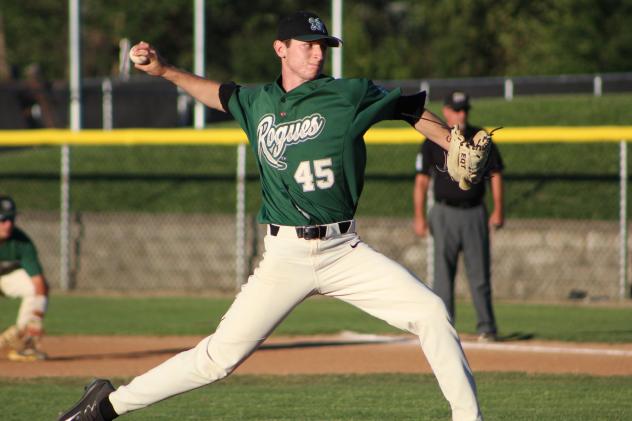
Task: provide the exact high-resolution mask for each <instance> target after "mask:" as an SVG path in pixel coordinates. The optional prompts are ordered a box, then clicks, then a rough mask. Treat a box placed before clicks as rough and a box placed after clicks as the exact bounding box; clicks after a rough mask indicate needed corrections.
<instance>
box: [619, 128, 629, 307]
mask: <svg viewBox="0 0 632 421" xmlns="http://www.w3.org/2000/svg"><path fill="white" fill-rule="evenodd" d="M627 145H628V144H627V142H626V141H625V140H621V143H620V148H619V150H620V159H619V174H620V183H619V187H620V188H619V240H620V246H619V299H620V300H623V299H625V288H626V285H627V282H626V281H627V275H628V258H627V257H628V224H627V189H628V146H627Z"/></svg>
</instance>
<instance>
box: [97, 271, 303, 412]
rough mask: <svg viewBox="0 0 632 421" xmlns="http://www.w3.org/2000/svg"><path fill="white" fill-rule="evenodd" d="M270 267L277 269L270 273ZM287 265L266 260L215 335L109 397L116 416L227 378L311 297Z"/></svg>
mask: <svg viewBox="0 0 632 421" xmlns="http://www.w3.org/2000/svg"><path fill="white" fill-rule="evenodd" d="M273 260H274V259H273ZM267 266H272V267H274V269H275V271H274V272H271V271H270V270H267V269H266V267H267ZM286 266H288V265H286ZM289 266H290V267H288V268H287V269H288V271H285V272H282V271H279V270H278V265H276V264H273V263H272V262H270V261H266V259H264V261H263V262H261V266H260V268H259V269H257V271H255V275H253V276H251V277H250V280H249V282H248V283H247V284H246V285H244V287H243V288H242V291H241V292H240V293H239V294H238V296H237V298H236V299H235V301H234V302H233V304H232V305H231V307H230V309H229V310H228V312H227V313H226V315H225V316H224V317H223V318H222V321H221V322H220V324H219V326H218V327H217V330H216V332H215V333H214V334H213V335H211V336H209V337H207V338H204V339H203V340H202V341H201V342H200V343H198V344H197V345H196V346H195V347H194V348H193V349H190V350H188V351H185V352H182V353H180V354H178V355H176V356H174V357H172V358H170V359H169V360H167V361H165V362H164V363H162V364H161V365H159V366H157V367H155V368H153V369H152V370H150V371H148V372H147V373H145V374H143V375H140V376H138V377H136V378H135V379H133V380H132V382H131V383H130V384H128V385H127V386H121V387H119V388H118V389H117V390H116V391H115V392H113V393H112V394H110V397H109V398H110V402H111V403H112V406H113V408H114V410H115V411H116V413H117V414H119V415H122V414H124V413H126V412H129V411H133V410H136V409H140V408H144V407H146V406H148V405H150V404H152V403H155V402H158V401H160V400H163V399H166V398H168V397H170V396H174V395H177V394H180V393H183V392H186V391H188V390H192V389H195V388H198V387H201V386H204V385H207V384H209V383H212V382H214V381H216V380H219V379H222V378H224V377H226V376H227V375H229V374H230V373H231V372H232V371H233V370H234V369H235V368H236V367H237V366H238V365H239V364H240V363H241V362H242V361H243V360H245V359H246V358H247V357H248V356H249V355H250V354H251V353H252V352H253V351H254V350H255V349H256V348H257V347H258V346H259V345H260V344H261V343H262V342H263V341H264V340H265V338H266V337H267V336H268V335H269V334H270V332H271V331H272V330H273V329H274V328H275V327H276V326H277V324H278V323H280V322H281V320H283V318H284V317H285V316H286V315H287V314H288V313H289V312H290V311H291V310H292V309H293V308H294V307H295V306H296V305H297V304H299V303H300V302H301V301H302V300H303V299H305V298H306V297H307V296H308V295H310V293H311V291H312V287H311V285H312V284H311V279H309V276H308V275H305V276H303V277H302V279H301V278H299V277H300V276H301V269H300V268H297V267H293V265H289Z"/></svg>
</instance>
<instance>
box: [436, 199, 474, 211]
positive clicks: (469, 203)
mask: <svg viewBox="0 0 632 421" xmlns="http://www.w3.org/2000/svg"><path fill="white" fill-rule="evenodd" d="M437 203H441V204H442V205H446V206H451V207H453V208H461V209H469V208H475V207H476V206H479V205H480V204H481V203H483V201H482V200H481V199H470V200H449V199H440V200H437Z"/></svg>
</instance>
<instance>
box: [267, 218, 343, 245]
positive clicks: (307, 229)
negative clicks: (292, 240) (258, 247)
mask: <svg viewBox="0 0 632 421" xmlns="http://www.w3.org/2000/svg"><path fill="white" fill-rule="evenodd" d="M329 225H331V224H329ZM280 228H281V227H280V226H279V225H274V224H270V235H272V236H273V237H276V236H277V234H278V233H279V229H280ZM349 228H351V221H344V222H338V229H339V230H340V234H346V233H347V232H348V231H349ZM294 229H295V230H296V236H297V237H298V238H303V239H305V240H319V239H321V238H325V237H326V236H327V225H305V226H302V227H294Z"/></svg>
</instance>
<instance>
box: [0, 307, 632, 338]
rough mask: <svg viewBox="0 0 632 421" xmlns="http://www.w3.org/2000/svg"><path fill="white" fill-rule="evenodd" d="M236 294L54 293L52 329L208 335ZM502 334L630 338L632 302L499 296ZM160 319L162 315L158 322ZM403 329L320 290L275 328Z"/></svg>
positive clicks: (461, 321) (465, 319) (6, 312)
mask: <svg viewBox="0 0 632 421" xmlns="http://www.w3.org/2000/svg"><path fill="white" fill-rule="evenodd" d="M231 302H232V297H231V298H210V297H209V298H200V297H100V296H74V295H72V296H67V295H53V296H52V298H51V301H50V307H49V312H48V314H47V316H46V331H47V333H48V334H49V335H62V334H65V335H69V334H92V335H106V334H121V335H206V334H209V333H211V332H213V331H214V330H215V327H216V326H217V324H218V323H219V320H220V318H221V316H222V315H223V314H224V312H225V311H226V310H227V309H228V307H229V306H230V303H231ZM18 304H19V302H18V300H8V299H5V300H3V301H2V306H0V326H7V325H9V324H11V323H13V320H14V319H15V316H16V314H17V308H18ZM495 311H496V317H497V319H498V324H499V328H500V333H501V335H507V336H509V335H511V336H519V337H532V338H534V339H550V340H561V341H578V342H609V343H624V342H632V328H631V327H630V307H629V306H612V307H605V306H594V305H587V304H577V305H571V304H568V305H566V304H559V305H553V304H526V303H524V304H523V303H520V304H518V303H503V302H499V303H496V304H495ZM456 315H457V323H456V326H457V330H458V331H459V332H460V333H475V331H476V330H475V324H476V323H475V315H474V310H473V306H472V304H471V303H469V302H459V303H457V311H456ZM157 321H159V323H157ZM342 330H352V331H357V332H363V333H399V332H400V331H399V330H397V329H395V328H393V327H391V326H389V325H387V324H386V323H384V322H383V321H381V320H378V319H375V318H373V317H371V316H368V315H366V314H365V313H363V312H361V311H360V310H357V309H356V308H354V307H352V306H350V305H348V304H346V303H343V302H341V301H338V300H334V299H329V298H322V297H314V298H311V299H308V300H307V301H305V302H304V303H302V304H301V305H299V306H298V307H297V308H296V309H295V310H294V311H293V312H292V313H291V314H290V316H289V317H288V318H287V319H286V320H285V321H284V322H283V323H282V324H281V325H280V326H279V327H278V328H277V329H276V330H275V332H274V334H275V335H312V334H335V333H338V332H340V331H342Z"/></svg>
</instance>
